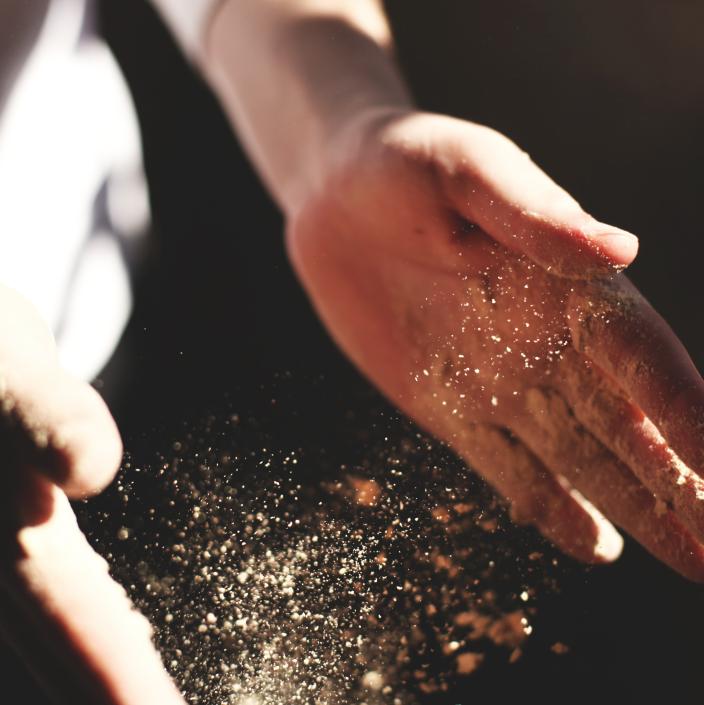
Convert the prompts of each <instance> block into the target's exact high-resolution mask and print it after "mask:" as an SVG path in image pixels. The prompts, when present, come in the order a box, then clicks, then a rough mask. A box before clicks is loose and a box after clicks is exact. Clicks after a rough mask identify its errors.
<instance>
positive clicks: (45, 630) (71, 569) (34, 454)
mask: <svg viewBox="0 0 704 705" xmlns="http://www.w3.org/2000/svg"><path fill="white" fill-rule="evenodd" d="M0 320H1V321H2V322H3V331H4V335H0V448H1V449H2V454H3V458H4V461H5V462H4V467H3V472H2V483H3V486H2V487H1V488H0V496H2V498H3V499H2V501H3V506H2V508H1V511H0V633H2V634H3V636H4V637H5V638H8V639H9V640H10V643H11V644H12V645H13V646H14V647H16V648H17V650H18V651H19V652H20V653H21V654H22V655H23V656H24V657H25V659H26V660H27V661H28V664H29V666H30V667H31V669H32V671H33V672H34V673H35V675H37V676H38V678H39V679H40V680H41V681H42V682H43V684H44V685H45V686H46V687H47V689H48V691H49V693H50V695H51V698H52V702H59V703H71V704H72V705H74V704H76V705H81V704H83V703H86V705H87V704H88V703H90V704H91V705H93V704H94V703H105V705H137V703H164V704H165V705H167V704H168V705H170V704H173V705H176V704H180V705H182V703H183V701H182V699H181V697H180V695H179V694H178V692H177V690H176V688H175V686H174V685H173V684H172V683H171V681H170V680H169V679H168V676H167V675H166V672H165V671H164V669H163V666H162V665H161V663H160V661H159V657H158V655H157V654H156V651H155V650H154V648H153V646H152V644H151V642H150V639H149V625H148V623H147V621H146V619H144V617H142V616H141V615H139V614H138V613H137V612H136V611H134V609H133V608H132V606H131V604H130V602H129V600H128V599H127V596H126V595H125V593H124V591H123V590H122V588H120V587H119V586H118V585H117V584H116V583H114V582H113V581H112V580H111V579H110V577H109V575H108V571H107V565H106V563H105V561H104V560H102V558H100V557H99V556H98V555H97V554H95V553H94V552H93V550H92V549H91V547H90V546H89V544H88V542H87V541H86V539H85V537H84V536H83V534H82V533H81V532H80V530H79V528H78V525H77V523H76V520H75V517H74V515H73V512H72V510H71V507H70V505H69V503H68V500H67V498H66V494H64V491H65V492H66V493H68V494H70V495H71V496H73V497H79V496H84V495H86V494H88V493H93V492H97V491H99V490H100V489H102V488H103V487H104V486H105V485H106V484H107V483H108V482H109V481H110V480H111V479H112V477H113V475H114V473H115V471H116V469H117V467H118V466H119V462H120V459H121V453H122V451H121V443H120V437H119V434H118V432H117V429H116V427H115V424H114V422H113V421H112V419H111V417H110V414H109V413H108V411H107V408H106V407H105V405H104V404H103V402H102V400H101V399H100V397H99V396H98V394H97V393H96V392H95V391H94V390H93V389H92V388H91V387H90V386H89V385H87V384H84V383H82V382H79V381H77V380H74V379H72V378H70V377H69V376H68V375H67V374H65V373H64V372H63V371H62V370H61V369H60V368H59V366H58V363H57V360H56V355H55V350H54V343H53V339H52V337H51V334H50V333H49V332H48V330H47V329H46V327H45V326H44V324H43V322H42V321H41V320H40V318H39V317H38V315H37V314H36V313H35V311H34V310H33V308H32V307H31V306H30V305H29V304H28V303H27V302H26V301H24V300H23V299H22V298H21V297H19V296H18V295H17V294H15V293H14V292H12V291H11V290H9V289H6V288H4V287H0Z"/></svg>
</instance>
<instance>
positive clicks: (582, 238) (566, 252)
mask: <svg viewBox="0 0 704 705" xmlns="http://www.w3.org/2000/svg"><path fill="white" fill-rule="evenodd" d="M473 127H475V128H476V129H475V130H472V131H471V132H469V133H467V134H466V135H465V136H464V138H463V139H462V142H463V144H462V145H461V146H460V148H461V149H462V152H463V153H464V154H468V155H471V159H468V160H464V159H463V162H464V165H465V167H467V168H468V170H469V171H468V172H467V170H466V169H465V170H464V173H465V175H466V176H467V177H468V182H467V179H463V180H455V181H454V183H453V186H452V190H453V193H452V194H451V198H452V201H453V204H454V206H455V208H456V209H457V211H458V212H459V213H460V215H462V216H463V217H464V218H467V219H468V220H470V221H472V222H473V223H475V224H477V225H478V226H479V227H480V228H481V229H482V230H484V232H486V233H487V234H488V235H490V236H491V237H492V238H494V239H495V240H496V241H497V242H499V243H501V244H502V245H504V246H505V247H508V248H509V249H511V250H517V251H519V252H522V253H523V254H525V255H527V256H528V257H529V258H530V259H531V260H533V261H534V262H535V263H536V264H539V265H541V266H542V267H544V268H545V269H547V270H548V271H551V272H554V273H555V274H558V275H560V276H565V277H574V278H590V277H594V276H605V275H609V274H613V273H614V272H616V271H619V270H621V269H624V268H625V267H627V266H628V265H629V264H630V263H631V262H632V261H633V260H634V259H635V256H636V254H637V252H638V238H637V237H636V236H635V235H633V234H631V233H629V232H627V231H625V230H621V229H620V228H616V227H614V226H612V225H606V224H604V223H600V222H599V221H597V220H596V219H594V218H592V216H590V215H589V214H588V213H586V212H585V211H584V210H583V209H582V208H581V206H580V205H579V203H577V201H576V200H575V199H574V198H572V196H570V195H569V194H568V193H567V192H566V191H565V190H564V189H562V188H561V187H560V186H558V185H557V184H556V183H555V182H554V181H553V180H552V179H551V178H550V177H549V176H548V175H547V174H545V172H544V171H542V169H540V168H539V167H538V166H536V165H535V164H534V163H533V162H532V161H531V159H530V157H529V156H528V154H526V153H525V152H523V151H522V150H521V149H519V148H518V147H517V146H516V145H515V144H514V143H513V142H512V141H511V140H509V139H508V138H507V137H504V136H503V135H502V134H500V133H498V132H496V131H494V130H492V129H490V128H486V127H482V126H473Z"/></svg>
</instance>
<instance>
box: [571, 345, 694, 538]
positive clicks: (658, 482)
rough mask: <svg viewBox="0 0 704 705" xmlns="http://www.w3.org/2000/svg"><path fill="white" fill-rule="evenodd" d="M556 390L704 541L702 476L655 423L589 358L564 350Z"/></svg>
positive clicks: (594, 433) (581, 419) (603, 441)
mask: <svg viewBox="0 0 704 705" xmlns="http://www.w3.org/2000/svg"><path fill="white" fill-rule="evenodd" d="M560 372H561V379H560V393H561V394H562V395H563V396H564V398H565V400H566V401H567V403H568V405H569V406H570V407H571V408H572V411H573V412H574V414H575V416H576V417H577V419H578V420H579V422H580V423H581V424H582V425H583V426H584V427H585V428H586V429H587V430H588V431H589V432H590V433H592V434H593V435H594V436H596V438H597V439H598V440H599V441H600V442H601V443H603V444H604V445H605V446H606V447H607V448H609V450H611V452H613V453H614V455H616V457H617V458H619V460H621V461H622V462H623V463H625V464H626V465H627V466H628V467H629V468H630V469H631V471H632V472H633V474H634V475H636V477H638V479H639V480H640V481H641V482H642V483H643V484H644V485H645V486H646V487H647V488H648V489H649V490H650V491H651V492H652V493H653V494H654V495H655V497H656V498H657V499H659V500H660V501H662V502H664V503H665V504H666V505H667V506H668V507H670V508H671V509H672V510H673V511H674V512H675V514H677V516H678V517H679V518H680V519H681V520H682V522H683V523H684V524H685V525H686V526H687V528H688V529H689V530H690V531H692V533H693V534H694V535H695V536H696V538H697V539H698V540H699V541H704V480H703V479H702V478H701V477H699V476H698V475H697V474H696V473H694V472H692V470H691V469H690V468H688V467H687V466H686V465H685V464H684V463H683V462H682V461H681V460H680V459H679V458H678V457H677V455H676V454H675V453H674V452H673V451H672V449H671V448H670V447H669V446H668V445H667V443H666V442H665V439H664V438H663V437H662V435H661V434H660V432H659V431H658V429H657V428H656V427H655V425H654V424H653V423H652V422H651V421H650V419H648V417H647V416H645V415H644V414H643V412H642V411H641V409H640V408H638V407H637V406H636V405H635V404H633V403H632V402H631V401H629V400H628V399H627V398H626V397H625V396H624V395H623V392H622V391H621V390H620V389H619V388H618V386H617V385H616V383H615V382H614V380H612V379H611V378H609V377H608V376H606V375H604V374H603V373H602V372H601V370H599V368H597V367H596V366H595V365H594V364H593V363H592V362H591V361H590V360H587V359H586V358H584V357H582V356H581V355H579V353H576V352H574V351H566V352H565V354H564V355H563V358H562V360H561V362H560Z"/></svg>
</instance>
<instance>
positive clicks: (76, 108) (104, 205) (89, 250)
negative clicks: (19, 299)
mask: <svg viewBox="0 0 704 705" xmlns="http://www.w3.org/2000/svg"><path fill="white" fill-rule="evenodd" d="M91 10H92V8H91V7H90V5H89V0H51V2H50V3H49V10H48V13H47V14H46V16H45V18H44V21H43V26H42V28H41V31H40V33H39V37H38V39H37V41H36V43H35V45H34V48H33V50H32V51H31V53H30V54H29V56H28V58H27V60H26V61H25V63H24V65H23V67H22V69H21V72H20V74H19V77H18V79H17V81H16V82H15V83H14V85H13V87H12V89H11V92H10V94H9V97H8V99H7V102H6V103H5V106H4V110H3V112H2V115H1V116H0V281H2V282H3V283H5V284H7V285H9V286H11V287H13V288H15V289H16V290H18V291H19V292H21V293H22V294H24V295H25V296H26V297H27V298H29V299H30V300H31V301H32V302H33V303H34V304H35V305H36V306H37V308H38V309H39V311H40V312H41V313H42V315H43V316H44V317H45V318H46V320H47V322H48V323H49V325H50V326H51V328H52V329H53V330H54V332H55V334H56V337H57V343H58V345H59V351H60V356H61V360H62V362H63V363H64V365H65V366H66V367H67V368H68V369H69V370H70V371H71V372H73V373H74V374H76V375H78V376H80V377H82V378H83V379H92V378H94V377H95V376H96V375H97V374H98V373H99V372H100V370H101V368H102V367H103V365H104V364H105V363H106V362H107V360H108V358H109V356H110V354H111V353H112V351H113V350H114V348H115V346H116V344H117V342H118V340H119V337H120V335H121V333H122V331H123V329H124V326H125V324H126V321H127V319H128V317H129V312H130V308H131V293H130V284H129V275H128V270H127V258H126V256H125V252H126V251H128V250H130V249H134V248H132V245H133V244H134V240H135V239H137V238H141V237H142V236H143V235H144V234H145V233H146V228H147V224H148V220H149V207H148V199H147V193H146V187H145V181H144V175H143V169H142V162H141V149H140V140H139V132H138V126H137V121H136V116H135V113H134V108H133V106H132V103H131V99H130V96H129V94H128V91H127V87H126V85H125V82H124V80H123V78H122V76H121V74H120V72H119V70H118V67H117V65H116V63H115V61H114V59H113V57H112V55H111V54H110V52H109V50H108V48H107V46H106V45H105V44H104V42H103V41H101V40H100V39H99V38H98V37H97V36H96V35H95V33H94V32H93V31H92V27H91V16H92V12H91ZM130 241H132V242H130Z"/></svg>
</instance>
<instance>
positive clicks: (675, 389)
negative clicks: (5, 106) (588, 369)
mask: <svg viewBox="0 0 704 705" xmlns="http://www.w3.org/2000/svg"><path fill="white" fill-rule="evenodd" d="M569 323H570V330H571V335H572V341H573V345H574V347H575V348H576V349H577V350H578V351H579V352H581V353H582V354H583V355H585V356H586V357H588V358H589V359H590V360H592V361H593V362H594V363H595V364H596V365H597V366H598V367H600V368H601V369H602V370H604V371H605V372H606V373H607V374H608V375H610V376H611V377H612V378H613V379H614V380H616V381H617V382H618V385H619V386H620V387H621V388H622V389H623V390H624V391H625V393H626V394H627V396H629V397H630V398H631V399H632V400H633V401H634V402H635V403H636V404H637V405H638V406H639V407H640V408H641V409H642V410H643V412H644V413H645V415H646V416H647V417H648V418H649V419H650V420H651V421H652V422H653V423H654V424H655V425H656V426H657V428H658V430H659V431H660V433H661V434H662V435H663V436H664V438H665V440H666V441H667V443H668V444H669V445H670V447H671V448H672V449H673V450H674V451H675V453H677V455H678V456H679V457H680V458H681V459H682V460H683V461H684V462H685V464H686V465H688V466H689V467H690V468H692V470H694V471H695V472H697V473H698V474H699V475H702V474H703V473H704V443H703V442H702V440H703V437H702V429H704V380H702V378H701V376H700V375H699V373H698V372H697V369H696V367H695V366H694V363H693V362H692V360H691V359H690V357H689V355H688V354H687V351H686V350H685V349H684V346H683V345H682V343H680V341H679V340H678V339H677V337H676V336H675V334H674V333H673V332H672V330H671V329H670V327H669V326H668V325H667V323H665V321H664V320H663V319H662V318H661V317H660V316H659V315H658V314H657V313H656V311H655V310H654V309H653V308H652V306H650V304H649V303H648V302H647V301H646V300H645V299H644V298H643V297H642V296H641V295H640V293H639V292H638V291H637V289H636V288H635V287H634V286H633V285H632V284H631V283H630V282H629V281H628V280H627V279H626V278H625V277H618V278H617V279H615V280H614V281H611V282H602V283H599V284H598V285H594V286H586V287H577V288H575V291H574V292H573V293H572V295H571V300H570V304H569Z"/></svg>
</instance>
